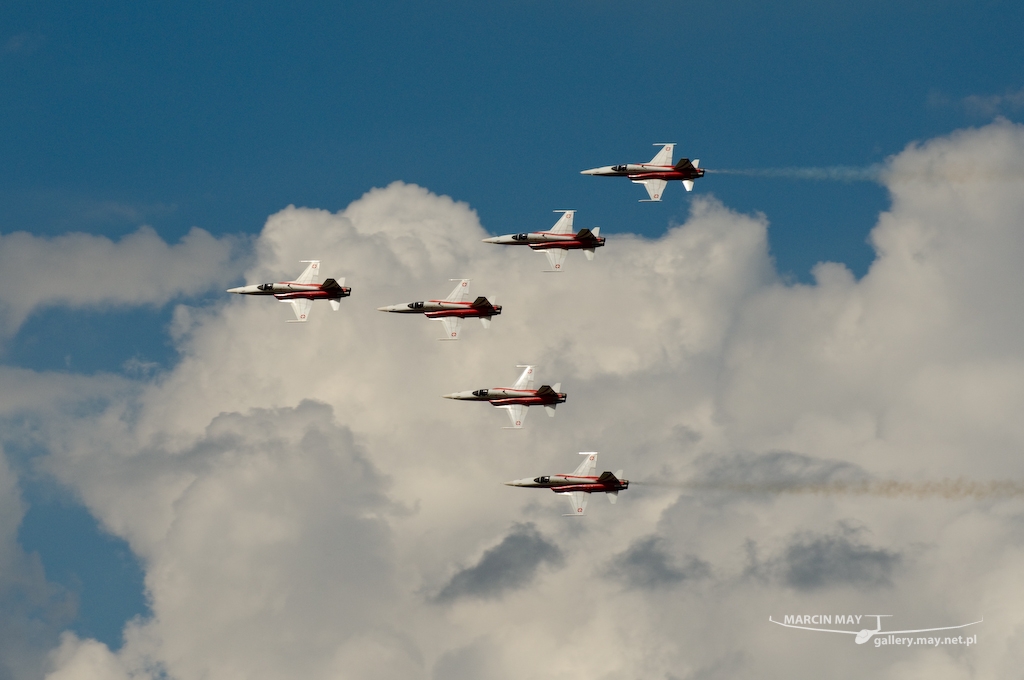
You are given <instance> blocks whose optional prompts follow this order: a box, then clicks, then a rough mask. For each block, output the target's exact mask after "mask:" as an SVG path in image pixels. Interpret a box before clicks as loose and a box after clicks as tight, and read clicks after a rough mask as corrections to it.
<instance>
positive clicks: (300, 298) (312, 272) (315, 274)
mask: <svg viewBox="0 0 1024 680" xmlns="http://www.w3.org/2000/svg"><path fill="white" fill-rule="evenodd" d="M302 262H304V263H308V265H309V266H308V267H306V269H305V270H304V271H303V272H302V273H301V274H299V278H297V279H295V280H294V281H279V282H277V283H261V284H259V285H252V286H239V287H238V288H228V292H229V293H238V294H240V295H273V296H274V297H275V298H277V299H278V300H279V301H281V302H290V303H291V304H292V311H293V312H295V320H294V321H292V320H289V321H288V323H305V322H306V321H307V320H308V319H309V310H310V308H311V307H312V306H313V300H327V301H328V302H330V303H331V309H333V310H334V311H338V309H339V308H340V307H341V298H343V297H348V296H349V295H351V294H352V289H351V288H346V287H345V279H344V278H341V279H337V280H335V279H327V280H326V281H324V282H323V283H316V280H317V279H318V278H319V277H320V260H302Z"/></svg>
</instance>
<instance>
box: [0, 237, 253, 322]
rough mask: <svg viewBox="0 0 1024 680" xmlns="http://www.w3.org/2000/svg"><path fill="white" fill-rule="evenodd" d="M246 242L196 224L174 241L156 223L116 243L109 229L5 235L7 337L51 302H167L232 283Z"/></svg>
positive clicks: (1, 280) (0, 245) (1, 269)
mask: <svg viewBox="0 0 1024 680" xmlns="http://www.w3.org/2000/svg"><path fill="white" fill-rule="evenodd" d="M240 245H241V242H240V239H239V238H238V237H234V236H225V237H222V238H219V239H218V238H214V237H213V236H211V235H210V234H209V233H208V232H206V231H203V230H202V229H198V228H193V229H192V230H191V231H189V233H188V234H186V235H185V236H184V237H183V238H182V239H181V241H180V242H179V243H177V244H174V245H168V244H167V243H165V242H164V241H163V239H161V238H160V237H159V236H158V235H157V233H156V232H155V231H153V229H152V228H150V227H140V228H139V229H138V231H136V232H134V233H132V234H128V235H127V236H124V237H123V238H122V239H121V240H120V241H117V242H116V243H115V242H114V241H111V240H110V239H108V238H106V237H104V236H93V235H90V234H81V233H75V234H66V235H63V236H57V237H53V238H47V237H41V236H34V235H32V234H29V233H27V232H13V233H10V234H6V235H3V234H0V338H2V337H5V336H6V337H9V336H11V335H13V334H14V333H15V332H17V330H18V328H19V327H20V326H21V324H22V323H23V322H24V321H25V319H26V318H27V317H28V315H29V314H30V313H31V312H32V311H33V310H35V309H37V308H39V307H43V306H64V307H85V306H89V307H100V306H116V305H144V304H150V305H162V304H165V303H167V302H168V301H170V300H173V299H175V298H177V297H181V296H186V295H197V294H199V293H203V292H206V291H208V290H210V289H211V288H213V287H216V286H221V285H226V284H227V283H228V282H230V281H232V280H233V279H234V278H235V277H236V276H237V270H238V268H239V267H240V264H239V263H236V262H235V261H234V258H236V257H237V256H238V253H237V251H238V250H239V246H240Z"/></svg>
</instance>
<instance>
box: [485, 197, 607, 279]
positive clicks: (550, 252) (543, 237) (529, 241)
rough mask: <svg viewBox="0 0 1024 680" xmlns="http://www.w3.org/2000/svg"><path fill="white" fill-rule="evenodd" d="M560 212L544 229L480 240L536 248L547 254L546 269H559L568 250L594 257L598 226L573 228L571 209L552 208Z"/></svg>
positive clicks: (601, 241)
mask: <svg viewBox="0 0 1024 680" xmlns="http://www.w3.org/2000/svg"><path fill="white" fill-rule="evenodd" d="M555 212H560V213H562V216H561V217H560V218H559V220H558V221H557V222H555V226H553V227H551V228H550V229H548V230H547V231H531V232H528V233H525V234H506V235H504V236H493V237H491V238H485V239H484V243H498V244H501V245H505V246H530V248H531V249H532V250H540V251H542V252H543V253H544V254H545V255H547V256H548V263H549V264H550V265H551V269H549V270H547V271H554V272H559V271H562V262H563V261H565V255H566V253H568V252H569V251H570V250H582V251H583V254H584V255H586V256H587V259H588V260H593V259H594V249H595V248H600V247H601V246H603V245H604V239H603V238H601V236H600V233H601V227H594V229H593V230H590V229H580V230H579V231H578V232H575V233H574V232H573V226H572V221H573V216H574V215H575V214H576V211H575V210H556V211H555Z"/></svg>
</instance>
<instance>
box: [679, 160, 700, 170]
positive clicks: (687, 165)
mask: <svg viewBox="0 0 1024 680" xmlns="http://www.w3.org/2000/svg"><path fill="white" fill-rule="evenodd" d="M697 163H700V159H699V158H698V159H697V160H696V161H693V162H691V161H690V159H689V158H680V159H679V161H678V162H676V165H675V168H676V170H691V169H694V168H696V167H697Z"/></svg>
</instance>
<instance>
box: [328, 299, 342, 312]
mask: <svg viewBox="0 0 1024 680" xmlns="http://www.w3.org/2000/svg"><path fill="white" fill-rule="evenodd" d="M327 301H328V302H330V303H331V309H333V310H334V311H338V310H339V309H341V299H340V298H328V300H327Z"/></svg>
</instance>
